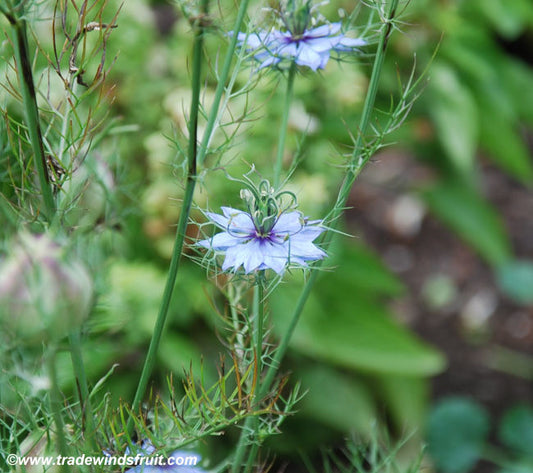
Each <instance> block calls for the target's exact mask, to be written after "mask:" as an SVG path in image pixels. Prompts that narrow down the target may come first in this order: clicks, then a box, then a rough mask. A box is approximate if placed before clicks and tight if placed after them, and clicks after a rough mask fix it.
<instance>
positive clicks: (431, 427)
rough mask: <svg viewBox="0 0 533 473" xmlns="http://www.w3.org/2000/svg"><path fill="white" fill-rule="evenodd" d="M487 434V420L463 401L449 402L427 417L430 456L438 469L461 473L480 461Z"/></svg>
mask: <svg viewBox="0 0 533 473" xmlns="http://www.w3.org/2000/svg"><path fill="white" fill-rule="evenodd" d="M488 432H489V416H488V414H487V413H486V412H485V410H484V409H483V408H482V407H481V406H480V405H479V404H477V403H475V402H473V401H471V400H469V399H466V398H449V399H446V400H444V401H441V402H440V403H439V404H437V405H436V406H435V407H434V408H433V410H432V412H431V413H430V415H429V419H428V424H427V441H428V450H429V454H430V455H431V457H432V458H433V460H434V461H435V463H436V466H437V468H438V469H440V470H442V471H444V472H445V473H462V472H466V471H468V470H469V469H470V468H472V467H473V466H474V465H475V464H476V463H477V461H478V460H479V458H480V456H481V453H482V451H483V449H484V447H485V442H486V440H487V436H488Z"/></svg>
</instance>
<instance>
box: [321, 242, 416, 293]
mask: <svg viewBox="0 0 533 473" xmlns="http://www.w3.org/2000/svg"><path fill="white" fill-rule="evenodd" d="M328 253H329V256H330V258H329V259H328V266H332V267H334V268H335V274H336V277H337V278H340V279H349V280H350V281H351V282H352V284H353V286H355V287H357V288H358V289H361V290H364V291H368V293H372V294H376V295H382V296H398V295H400V294H402V293H403V292H404V291H405V287H404V285H403V284H402V282H401V281H400V280H399V279H398V278H397V277H396V276H395V275H394V274H392V273H391V272H390V271H389V270H388V269H387V268H386V267H385V265H384V264H383V263H382V262H381V260H380V258H379V257H378V256H377V255H376V254H375V253H374V252H373V251H372V250H371V249H370V248H368V247H366V246H364V245H363V244H362V243H359V242H357V241H356V240H349V241H347V240H346V239H345V238H338V239H337V241H336V242H335V243H334V244H333V245H331V247H330V250H329V252H328Z"/></svg>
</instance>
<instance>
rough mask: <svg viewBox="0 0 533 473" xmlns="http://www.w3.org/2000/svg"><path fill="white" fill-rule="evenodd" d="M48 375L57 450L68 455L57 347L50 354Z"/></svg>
mask: <svg viewBox="0 0 533 473" xmlns="http://www.w3.org/2000/svg"><path fill="white" fill-rule="evenodd" d="M47 363H48V376H49V377H50V407H51V410H52V415H53V418H54V424H55V428H56V429H55V430H56V438H55V440H56V441H57V451H58V453H59V454H60V455H62V456H68V447H67V441H66V439H65V424H64V423H63V416H62V414H61V406H62V402H61V391H60V390H59V385H58V382H57V371H56V348H55V347H53V348H52V349H51V350H50V353H49V354H48V360H47Z"/></svg>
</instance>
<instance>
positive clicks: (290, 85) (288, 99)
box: [274, 61, 296, 189]
mask: <svg viewBox="0 0 533 473" xmlns="http://www.w3.org/2000/svg"><path fill="white" fill-rule="evenodd" d="M295 75H296V62H294V61H293V62H292V64H291V67H290V68H289V77H288V78H287V92H286V94H285V103H284V106H283V115H282V117H281V128H280V131H279V139H278V152H277V155H276V164H275V167H274V189H277V188H278V187H279V184H280V181H281V171H282V169H283V153H284V151H285V140H286V139H287V129H288V125H289V113H290V110H291V103H292V96H293V90H294V76H295Z"/></svg>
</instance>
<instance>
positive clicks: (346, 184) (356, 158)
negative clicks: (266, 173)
mask: <svg viewBox="0 0 533 473" xmlns="http://www.w3.org/2000/svg"><path fill="white" fill-rule="evenodd" d="M398 2H399V0H392V1H391V4H390V7H389V12H388V16H387V20H386V23H385V24H384V25H383V29H382V32H381V35H380V40H379V44H378V49H377V52H376V57H375V59H374V65H373V68H372V75H371V77H370V84H369V87H368V92H367V95H366V99H365V104H364V107H363V113H362V115H361V119H360V122H359V127H358V135H357V139H356V142H355V146H354V151H353V153H352V157H351V160H350V166H349V169H348V172H347V173H346V175H345V177H344V179H343V182H342V184H341V187H340V190H339V193H338V197H337V200H336V202H335V206H334V207H333V209H332V211H331V212H330V215H329V216H328V217H329V218H328V220H329V221H331V224H330V227H331V228H335V227H336V226H337V225H338V220H339V217H340V216H341V214H342V212H343V211H344V208H345V207H346V202H347V200H348V196H349V192H350V189H351V187H352V185H353V183H354V181H355V179H356V177H357V176H358V175H359V173H360V172H361V169H362V168H363V166H364V165H365V164H366V162H367V161H368V159H369V156H365V155H364V138H365V134H366V131H367V128H368V125H369V123H370V118H371V116H372V111H373V109H374V103H375V101H376V95H377V90H378V84H379V78H380V76H381V70H382V68H383V61H384V59H385V51H386V49H387V43H388V41H389V38H390V35H391V32H392V21H393V19H394V17H395V15H396V9H397V7H398ZM332 235H333V232H332V231H329V232H327V233H326V236H325V238H324V239H323V241H322V242H321V245H322V246H323V247H324V248H328V247H329V245H330V243H331V240H332V238H333V237H332ZM320 266H321V261H319V262H317V264H316V265H315V269H314V271H312V272H311V275H310V277H309V279H308V280H307V283H306V284H305V286H304V288H303V290H302V293H301V294H300V297H299V299H298V302H297V303H296V307H295V309H294V312H293V314H292V318H291V320H290V323H289V326H288V328H287V330H286V331H285V333H284V334H283V337H282V339H281V341H280V344H279V346H278V348H277V350H276V353H275V355H274V359H273V360H272V363H271V364H270V366H269V367H268V370H267V372H266V375H265V379H264V380H263V383H262V385H261V390H260V391H259V393H258V395H259V396H265V395H266V394H267V393H268V390H269V389H270V387H271V384H272V382H273V381H274V378H275V376H276V374H277V372H278V370H279V367H280V364H281V361H282V359H283V357H284V356H285V353H286V351H287V348H288V346H289V343H290V340H291V338H292V335H293V333H294V330H295V329H296V326H297V325H298V321H299V320H300V315H301V313H302V311H303V309H304V307H305V303H306V302H307V299H308V297H309V295H310V294H311V289H312V288H313V285H314V283H315V281H316V278H317V276H318V269H319V268H320ZM252 421H253V419H251V418H249V419H247V421H246V422H245V425H244V429H243V431H242V433H241V437H240V439H239V445H238V446H237V451H236V453H235V458H234V463H233V470H232V472H233V473H236V472H237V468H238V466H239V465H240V464H241V462H242V459H243V456H244V451H245V450H246V444H247V432H248V430H249V429H250V428H251V426H252ZM256 452H257V449H255V448H252V449H251V451H250V455H249V457H248V463H250V460H251V457H252V456H253V455H255V453H256Z"/></svg>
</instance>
